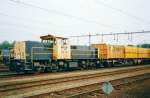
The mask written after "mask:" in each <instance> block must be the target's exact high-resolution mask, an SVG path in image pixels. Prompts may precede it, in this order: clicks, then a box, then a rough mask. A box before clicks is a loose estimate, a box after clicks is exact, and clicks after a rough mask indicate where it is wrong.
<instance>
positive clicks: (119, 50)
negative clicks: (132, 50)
mask: <svg viewBox="0 0 150 98" xmlns="http://www.w3.org/2000/svg"><path fill="white" fill-rule="evenodd" d="M93 46H94V47H95V48H98V49H99V53H98V55H99V56H98V57H99V58H101V59H121V58H124V46H121V45H109V44H93Z"/></svg>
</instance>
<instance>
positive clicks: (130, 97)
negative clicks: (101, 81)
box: [81, 79, 150, 98]
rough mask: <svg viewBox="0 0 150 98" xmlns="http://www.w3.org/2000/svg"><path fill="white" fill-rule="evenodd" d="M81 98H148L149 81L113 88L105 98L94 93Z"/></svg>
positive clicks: (149, 95) (149, 94)
mask: <svg viewBox="0 0 150 98" xmlns="http://www.w3.org/2000/svg"><path fill="white" fill-rule="evenodd" d="M96 95H97V96H96ZM81 98H150V79H146V80H142V81H138V82H136V83H132V84H128V85H124V86H120V87H118V88H117V89H116V88H115V89H114V91H113V92H112V93H111V94H110V95H108V96H107V97H106V96H105V95H104V94H98V93H95V94H91V96H90V95H87V96H82V97H81Z"/></svg>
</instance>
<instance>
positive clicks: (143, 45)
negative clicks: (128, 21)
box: [137, 44, 150, 48]
mask: <svg viewBox="0 0 150 98" xmlns="http://www.w3.org/2000/svg"><path fill="white" fill-rule="evenodd" d="M137 47H142V48H150V44H139V45H137Z"/></svg>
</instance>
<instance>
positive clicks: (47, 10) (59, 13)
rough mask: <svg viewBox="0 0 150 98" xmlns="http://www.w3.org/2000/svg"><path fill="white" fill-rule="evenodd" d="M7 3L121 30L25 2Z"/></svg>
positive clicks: (15, 0) (14, 0) (13, 0)
mask: <svg viewBox="0 0 150 98" xmlns="http://www.w3.org/2000/svg"><path fill="white" fill-rule="evenodd" d="M9 1H12V2H14V3H17V4H22V5H25V6H28V7H32V8H37V9H40V10H43V11H46V12H48V13H53V14H57V15H61V16H65V17H68V18H72V19H76V20H79V21H82V22H87V23H92V24H97V25H100V26H103V27H107V28H114V29H120V30H121V28H120V27H118V26H112V25H108V24H103V23H100V22H97V21H94V20H89V19H87V18H83V17H79V16H74V15H71V14H67V13H64V12H60V11H56V10H53V9H47V8H44V7H40V6H38V5H35V4H31V3H25V2H22V1H17V0H9Z"/></svg>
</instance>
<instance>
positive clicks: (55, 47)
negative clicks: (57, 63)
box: [40, 34, 71, 60]
mask: <svg viewBox="0 0 150 98" xmlns="http://www.w3.org/2000/svg"><path fill="white" fill-rule="evenodd" d="M40 38H41V40H42V43H43V45H44V47H45V48H49V50H50V51H51V53H52V59H53V60H60V59H70V58H71V53H70V43H69V39H68V38H64V37H56V36H53V35H49V34H48V35H46V36H41V37H40Z"/></svg>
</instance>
